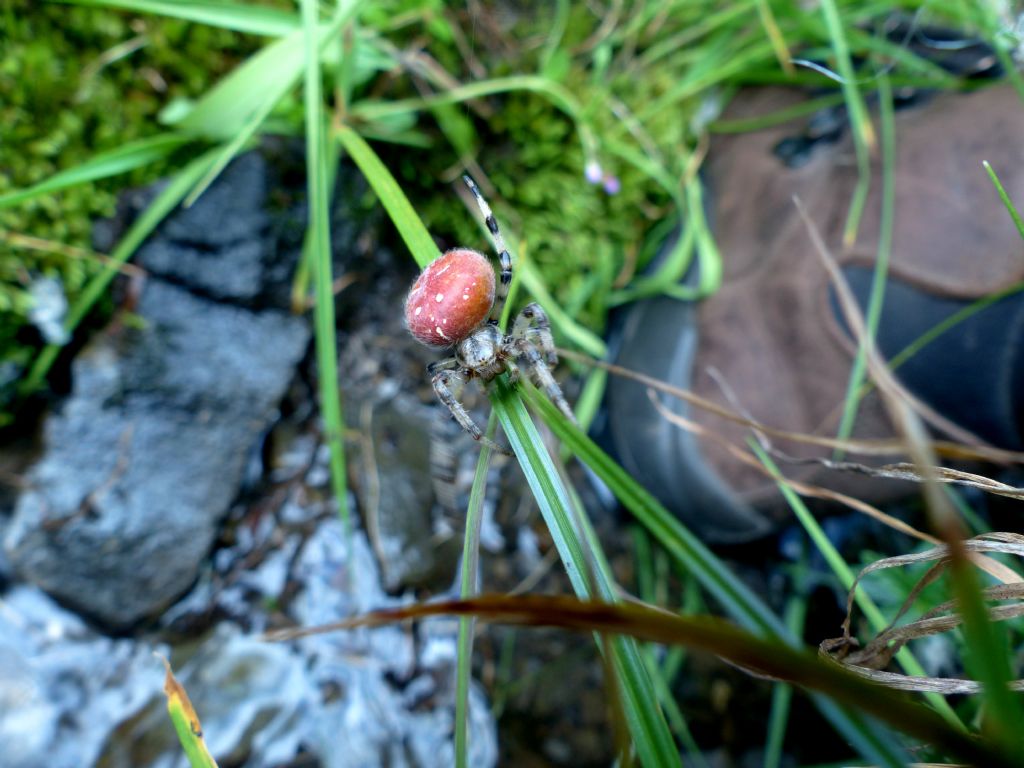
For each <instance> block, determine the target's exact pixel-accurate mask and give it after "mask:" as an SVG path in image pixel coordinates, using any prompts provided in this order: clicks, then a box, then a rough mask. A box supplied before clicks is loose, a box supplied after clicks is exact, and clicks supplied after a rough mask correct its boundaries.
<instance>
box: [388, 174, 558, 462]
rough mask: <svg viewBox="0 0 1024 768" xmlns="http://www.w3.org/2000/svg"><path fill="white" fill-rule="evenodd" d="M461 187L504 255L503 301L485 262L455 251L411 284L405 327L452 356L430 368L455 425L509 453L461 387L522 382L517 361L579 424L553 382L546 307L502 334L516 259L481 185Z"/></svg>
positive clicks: (527, 313) (528, 312)
mask: <svg viewBox="0 0 1024 768" xmlns="http://www.w3.org/2000/svg"><path fill="white" fill-rule="evenodd" d="M462 180H463V181H464V182H465V183H466V186H467V187H469V191H470V192H472V193H473V197H474V199H475V200H476V204H477V206H478V207H479V208H480V214H481V215H482V216H483V219H484V223H485V224H486V225H487V229H488V231H489V232H490V233H491V238H492V239H493V241H494V249H495V251H497V254H498V261H499V262H500V264H501V277H500V280H498V285H497V295H495V279H494V269H493V268H492V267H491V265H490V263H489V262H488V260H487V257H486V256H484V255H483V254H482V253H480V252H478V251H474V250H471V249H469V248H455V249H452V250H450V251H446V252H445V253H443V254H441V255H440V256H438V257H437V258H436V259H434V261H432V262H431V263H430V264H428V265H427V266H426V268H425V269H424V270H423V272H421V273H420V276H419V277H418V278H417V279H416V282H415V283H413V285H412V288H410V289H409V296H408V297H407V298H406V300H405V323H406V325H407V326H408V328H409V331H410V332H411V333H412V335H413V336H415V337H416V339H417V340H418V341H420V342H422V343H423V344H426V345H427V346H428V347H435V348H447V349H451V350H452V352H453V354H452V356H451V357H448V358H445V359H444V360H439V361H437V362H435V363H431V364H430V365H428V366H427V373H428V374H430V383H431V385H432V386H433V387H434V392H435V393H437V396H438V398H439V399H440V400H441V402H442V403H444V404H445V406H446V407H447V408H448V410H449V411H451V413H452V416H453V417H454V418H455V420H456V421H457V422H458V423H459V424H460V425H461V426H462V428H463V429H465V430H466V431H467V432H469V434H470V435H472V436H473V439H474V440H477V441H478V442H481V443H485V444H487V445H489V446H490V447H491V448H493V449H495V450H498V451H500V452H502V453H505V454H508V451H507V450H505V449H504V448H502V447H501V446H499V445H497V444H495V443H494V442H492V441H490V440H488V439H487V438H486V437H485V436H484V433H483V431H482V430H481V429H480V427H479V426H477V424H476V423H475V422H474V421H473V419H472V418H470V415H469V414H468V413H467V412H466V409H465V407H464V406H463V405H462V403H461V402H459V397H460V396H461V394H462V390H463V387H464V386H465V385H466V382H468V381H470V380H471V379H479V380H480V382H481V384H483V385H486V384H488V383H489V382H491V381H492V380H493V379H494V378H495V377H496V376H499V375H500V374H502V373H506V372H507V373H508V374H509V375H510V377H511V379H512V381H516V380H517V379H518V378H519V375H520V370H519V365H517V361H519V364H522V365H525V366H526V367H527V368H528V369H529V372H530V374H531V375H532V376H533V378H534V380H535V381H536V382H537V384H538V385H539V386H540V387H541V388H542V389H543V390H544V392H545V393H546V394H547V396H548V397H549V398H550V399H551V400H552V402H554V403H555V405H557V406H558V408H559V409H560V410H561V411H562V413H564V414H565V415H566V417H567V418H569V419H570V420H572V421H573V422H575V417H574V416H573V413H572V410H571V409H570V408H569V404H568V403H567V402H566V401H565V396H564V395H563V394H562V390H561V389H560V388H559V386H558V383H557V382H556V381H555V378H554V376H552V375H551V367H552V366H554V365H555V364H557V362H558V356H557V355H556V354H555V344H554V340H553V339H552V337H551V323H550V321H549V320H548V316H547V315H546V314H545V313H544V310H543V309H541V308H540V305H538V304H536V303H531V304H527V305H526V306H525V307H524V308H523V310H522V312H520V313H519V315H518V316H517V317H516V319H515V321H514V322H513V324H512V332H511V333H508V334H505V333H502V331H501V329H500V328H499V327H498V320H499V318H500V317H501V311H502V308H503V307H504V306H505V299H506V298H507V297H508V287H509V283H511V282H512V257H511V256H510V255H509V252H508V250H506V248H505V241H504V239H503V238H502V236H501V232H500V231H499V229H498V222H497V221H495V219H494V214H492V213H491V207H490V206H489V205H488V204H487V201H486V200H484V197H483V195H482V194H480V190H479V189H478V188H477V186H476V183H475V182H474V181H473V179H471V178H470V177H469V176H463V177H462Z"/></svg>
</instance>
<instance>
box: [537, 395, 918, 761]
mask: <svg viewBox="0 0 1024 768" xmlns="http://www.w3.org/2000/svg"><path fill="white" fill-rule="evenodd" d="M518 387H519V390H520V391H521V392H522V393H523V397H524V398H525V399H526V401H527V402H528V403H529V404H530V407H531V408H532V409H534V411H536V412H537V413H539V414H540V416H541V417H542V418H543V420H544V422H545V423H546V424H547V425H548V427H549V428H550V429H551V430H552V432H554V433H555V435H556V436H557V437H558V438H559V439H560V440H561V441H562V442H563V443H564V444H565V445H566V446H567V447H568V448H569V449H570V450H571V451H572V452H573V453H574V454H575V455H576V457H577V458H578V459H580V460H581V461H583V462H584V463H585V464H586V465H587V466H588V467H590V469H591V470H593V472H594V473H595V474H596V475H597V476H598V477H600V478H601V480H602V481H603V482H604V483H605V484H606V485H607V486H608V488H609V489H610V490H611V491H612V492H613V493H614V494H615V496H616V497H617V498H618V499H619V501H620V502H622V504H623V505H624V506H625V507H626V508H627V509H629V511H630V512H632V513H633V515H634V516H635V517H636V518H637V520H639V521H640V522H641V523H642V524H643V525H644V526H645V527H646V528H647V530H649V531H650V532H651V533H652V534H653V535H654V537H655V538H656V539H657V540H658V541H659V542H660V543H661V545H662V546H663V547H664V548H665V549H666V551H668V552H669V554H671V555H672V556H673V558H675V560H676V561H677V562H678V563H679V565H680V566H681V567H682V568H684V569H686V571H687V572H688V573H691V574H693V576H694V578H696V579H697V580H698V581H699V582H700V583H701V585H702V586H703V587H704V588H705V589H706V590H707V591H708V592H710V593H711V594H712V595H713V596H714V597H715V599H716V600H718V602H719V603H720V604H721V605H722V607H723V608H724V609H725V611H726V613H728V614H729V615H730V616H732V618H733V619H734V620H735V621H737V622H738V623H739V624H741V625H742V626H744V627H747V628H748V629H750V630H751V631H753V632H754V633H755V634H758V635H761V636H763V637H767V638H772V639H785V640H786V641H787V642H788V643H789V644H791V645H792V646H794V647H798V646H799V645H800V643H799V641H798V640H797V639H796V638H794V637H793V636H792V634H791V633H790V632H789V631H788V630H787V629H786V627H785V625H784V624H783V623H782V622H781V621H780V620H779V618H778V617H777V616H775V614H774V613H772V612H771V610H769V608H768V607H767V606H766V605H765V604H764V603H763V602H762V601H761V600H760V599H759V598H758V597H757V596H756V595H754V593H753V592H751V591H750V589H749V588H748V587H747V586H746V585H745V584H743V582H742V581H740V580H739V579H737V578H736V577H735V576H734V575H733V574H732V572H731V571H730V570H729V568H728V567H727V566H726V565H725V564H723V563H722V562H721V561H720V560H718V558H717V557H715V555H714V554H713V553H712V552H711V551H710V550H709V549H708V548H707V547H705V546H704V544H703V543H702V542H701V541H700V540H699V539H698V538H697V537H696V536H694V535H693V534H692V533H691V532H690V531H689V530H688V529H687V528H686V527H685V526H683V524H682V523H681V522H679V520H678V519H677V518H676V517H675V516H674V515H672V514H671V513H670V512H669V511H668V510H667V509H665V507H663V506H662V505H661V504H660V503H659V502H658V501H657V500H656V499H655V498H654V497H653V496H651V494H650V493H649V492H648V491H647V490H645V489H644V488H642V487H641V486H640V485H639V484H637V482H636V481H635V480H633V478H631V477H630V476H629V475H628V474H627V473H626V471H625V470H624V469H622V467H620V466H619V465H618V464H616V463H615V462H614V461H612V459H611V458H610V457H609V456H608V455H607V454H606V453H605V452H604V451H602V450H601V449H600V448H598V447H597V446H596V445H595V444H594V442H593V441H592V440H591V439H590V438H589V437H587V436H586V435H585V434H583V433H582V432H581V431H580V430H579V429H578V428H577V427H576V426H575V425H574V424H570V423H569V421H568V420H567V419H566V418H565V416H563V415H562V413H561V412H560V411H559V410H558V408H557V407H556V406H555V405H554V404H553V403H551V402H550V401H549V400H548V399H547V398H546V397H544V396H543V395H542V394H540V393H539V392H538V391H537V390H536V388H535V387H533V386H532V385H529V384H528V383H526V382H524V381H523V380H520V381H519V383H518ZM814 701H815V704H816V705H817V707H818V709H819V710H820V711H821V712H822V713H823V714H824V715H825V717H826V718H828V720H829V721H830V722H831V723H832V724H833V725H834V726H835V727H836V729H837V730H838V731H839V732H840V733H841V734H843V736H844V737H845V738H847V739H848V740H849V741H850V742H851V744H853V745H854V746H855V748H856V749H857V750H858V751H859V752H860V753H861V754H862V755H864V756H865V757H866V758H867V759H869V760H874V761H875V762H878V763H880V764H884V765H889V766H901V765H902V764H903V763H904V759H903V754H902V751H901V750H900V749H899V747H898V746H897V745H896V744H895V743H894V742H893V740H892V739H891V738H890V737H889V736H888V735H887V734H885V733H883V732H880V731H879V730H878V729H877V727H875V726H874V725H872V724H871V723H868V722H866V721H865V720H864V719H863V718H862V717H860V716H859V715H858V714H856V713H853V712H850V711H848V710H845V709H843V708H841V707H839V706H838V705H836V704H835V703H833V702H831V701H829V700H828V699H825V698H823V697H820V696H816V697H815V698H814Z"/></svg>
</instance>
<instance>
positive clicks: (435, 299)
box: [434, 293, 444, 304]
mask: <svg viewBox="0 0 1024 768" xmlns="http://www.w3.org/2000/svg"><path fill="white" fill-rule="evenodd" d="M434 301H436V302H437V303H438V304H440V303H441V302H442V301H444V294H443V293H439V294H437V296H435V297H434Z"/></svg>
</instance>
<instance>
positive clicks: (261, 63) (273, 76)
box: [178, 6, 354, 205]
mask: <svg viewBox="0 0 1024 768" xmlns="http://www.w3.org/2000/svg"><path fill="white" fill-rule="evenodd" d="M353 13H354V6H350V8H349V9H348V11H347V12H346V13H344V14H340V15H339V16H338V17H337V18H336V19H335V20H334V21H332V22H331V24H330V25H327V26H324V25H320V24H317V25H315V26H314V27H313V29H312V31H311V32H310V33H309V40H310V44H309V46H308V49H309V51H312V55H313V56H314V58H315V60H316V61H317V64H318V66H319V57H320V54H321V53H322V51H323V48H324V46H325V45H326V44H327V42H328V41H330V40H331V39H333V38H334V36H335V35H336V34H337V32H338V29H339V28H340V26H341V24H343V23H345V22H346V21H347V20H348V19H349V18H350V17H351V15H352V14H353ZM306 39H307V37H306V34H305V30H304V29H299V30H295V31H294V32H293V33H291V34H290V35H288V36H287V37H285V38H282V39H280V40H278V41H276V42H275V43H273V44H271V45H268V46H267V47H265V48H264V49H263V50H262V51H260V52H259V53H257V54H255V55H254V56H252V57H251V58H250V59H249V60H248V61H246V62H245V64H243V65H242V66H240V67H238V68H237V69H236V70H235V71H234V72H232V73H231V74H230V75H228V76H227V77H226V78H224V79H223V80H221V82H220V83H218V84H217V85H216V86H214V87H213V88H212V89H211V90H210V91H208V92H207V93H206V94H205V95H204V96H203V98H202V99H200V100H199V101H198V102H197V103H196V105H195V106H194V107H193V108H192V110H191V111H190V112H188V113H187V114H186V115H185V117H184V118H182V120H181V121H180V122H179V123H178V127H179V128H180V129H181V130H182V131H185V132H187V133H196V134H198V135H200V136H204V137H208V138H215V139H219V140H224V141H225V142H226V143H225V144H224V147H223V149H222V150H221V153H220V156H219V157H218V158H217V161H216V162H215V163H214V164H213V167H212V168H211V169H210V170H209V172H208V173H207V174H206V175H205V176H204V177H203V178H202V179H201V180H200V181H199V182H198V183H197V184H196V186H195V188H194V189H193V190H192V191H191V192H190V193H189V196H188V198H187V200H186V201H185V204H186V205H191V204H192V203H194V202H195V201H196V199H197V198H198V197H199V196H200V195H201V194H202V193H203V192H204V191H205V190H206V189H207V187H209V186H210V184H212V183H213V181H214V179H216V178H217V176H219V175H220V173H221V171H223V170H224V168H226V167H227V165H228V163H230V162H231V160H232V159H233V158H234V157H235V155H237V154H238V152H239V151H241V149H242V148H243V147H244V146H246V145H247V144H248V143H249V142H250V141H251V140H252V138H253V137H254V136H255V135H256V132H257V131H258V130H259V128H260V126H262V125H263V123H264V122H265V121H266V119H267V118H268V117H269V116H270V114H271V112H273V110H274V108H275V107H276V106H277V105H278V103H279V102H280V101H281V99H283V98H284V96H285V95H286V94H287V93H288V92H289V91H290V90H291V89H292V88H293V87H294V86H295V85H296V84H297V83H298V81H299V77H300V76H301V75H302V73H303V71H304V66H305V61H306V58H307V56H306V54H307V53H308V52H309V51H307V46H306V45H305V42H306ZM318 71H319V69H318Z"/></svg>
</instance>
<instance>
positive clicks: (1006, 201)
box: [0, 160, 1024, 240]
mask: <svg viewBox="0 0 1024 768" xmlns="http://www.w3.org/2000/svg"><path fill="white" fill-rule="evenodd" d="M982 165H984V166H985V171H986V172H987V173H988V177H989V178H990V179H992V183H993V184H994V185H995V188H996V192H998V193H999V199H1000V200H1002V201H1003V205H1005V206H1006V210H1007V212H1008V213H1009V214H1010V218H1011V219H1013V223H1014V225H1015V226H1016V227H1017V231H1018V232H1019V233H1020V236H1021V239H1022V240H1024V219H1021V217H1020V214H1019V213H1018V212H1017V208H1016V207H1015V206H1014V204H1013V201H1012V200H1011V199H1010V195H1009V194H1007V192H1006V189H1005V188H1004V187H1003V183H1002V182H1001V181H1000V180H999V177H998V176H996V172H995V171H994V170H992V166H991V165H989V163H988V160H983V161H982ZM0 199H2V198H0Z"/></svg>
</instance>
